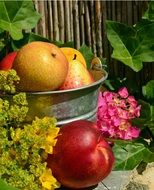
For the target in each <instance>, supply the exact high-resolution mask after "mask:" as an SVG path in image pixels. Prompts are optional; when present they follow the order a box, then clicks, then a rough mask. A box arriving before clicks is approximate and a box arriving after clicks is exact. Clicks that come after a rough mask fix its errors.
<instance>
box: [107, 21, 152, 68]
mask: <svg viewBox="0 0 154 190" xmlns="http://www.w3.org/2000/svg"><path fill="white" fill-rule="evenodd" d="M106 24H107V37H108V40H109V41H110V43H111V46H112V47H113V53H112V57H113V58H115V59H117V60H119V61H121V62H123V63H124V64H125V65H127V66H129V67H130V68H131V69H133V70H134V71H136V72H138V71H140V70H141V69H142V67H143V62H152V61H154V53H153V52H154V22H150V21H148V20H142V21H141V22H140V23H139V24H138V25H136V26H135V27H130V26H127V25H125V24H122V23H118V22H114V21H107V23H106Z"/></svg>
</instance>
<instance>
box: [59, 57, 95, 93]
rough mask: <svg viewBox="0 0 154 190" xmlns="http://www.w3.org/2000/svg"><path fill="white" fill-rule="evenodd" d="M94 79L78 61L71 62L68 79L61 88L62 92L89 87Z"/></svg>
mask: <svg viewBox="0 0 154 190" xmlns="http://www.w3.org/2000/svg"><path fill="white" fill-rule="evenodd" d="M93 82H94V79H93V77H92V75H91V74H90V72H89V71H88V70H87V68H86V67H85V66H84V65H83V64H82V63H81V62H79V61H78V60H72V61H70V62H69V68H68V73H67V77H66V79H65V81H64V83H63V85H62V86H61V87H60V89H61V90H68V89H74V88H79V87H82V86H85V85H89V84H91V83H93Z"/></svg>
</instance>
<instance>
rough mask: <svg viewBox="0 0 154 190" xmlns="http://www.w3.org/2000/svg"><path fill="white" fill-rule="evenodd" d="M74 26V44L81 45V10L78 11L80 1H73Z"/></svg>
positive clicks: (77, 46) (76, 46)
mask: <svg viewBox="0 0 154 190" xmlns="http://www.w3.org/2000/svg"><path fill="white" fill-rule="evenodd" d="M73 20H74V22H73V24H74V25H73V27H74V45H75V48H77V49H79V47H80V31H79V12H78V1H77V0H74V1H73Z"/></svg>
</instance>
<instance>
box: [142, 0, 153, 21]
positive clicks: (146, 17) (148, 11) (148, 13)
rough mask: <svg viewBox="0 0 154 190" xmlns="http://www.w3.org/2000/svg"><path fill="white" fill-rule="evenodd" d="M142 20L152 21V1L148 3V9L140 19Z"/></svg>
mask: <svg viewBox="0 0 154 190" xmlns="http://www.w3.org/2000/svg"><path fill="white" fill-rule="evenodd" d="M142 18H143V19H148V20H150V21H154V1H150V3H149V5H148V9H147V11H146V12H145V14H144V15H143V17H142Z"/></svg>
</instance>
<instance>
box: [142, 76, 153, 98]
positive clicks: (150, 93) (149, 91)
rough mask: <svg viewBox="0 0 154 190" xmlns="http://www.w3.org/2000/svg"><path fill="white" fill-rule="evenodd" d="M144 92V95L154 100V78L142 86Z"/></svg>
mask: <svg viewBox="0 0 154 190" xmlns="http://www.w3.org/2000/svg"><path fill="white" fill-rule="evenodd" d="M142 93H143V95H144V97H146V98H147V99H148V100H152V101H153V102H154V80H150V81H149V82H148V83H147V84H146V85H145V86H143V87H142Z"/></svg>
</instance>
